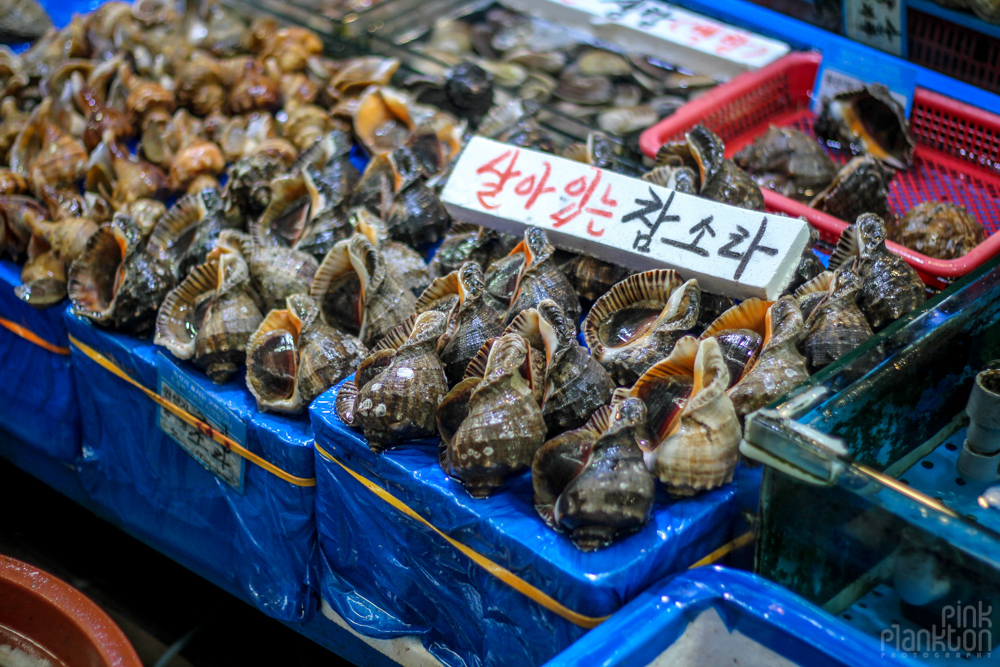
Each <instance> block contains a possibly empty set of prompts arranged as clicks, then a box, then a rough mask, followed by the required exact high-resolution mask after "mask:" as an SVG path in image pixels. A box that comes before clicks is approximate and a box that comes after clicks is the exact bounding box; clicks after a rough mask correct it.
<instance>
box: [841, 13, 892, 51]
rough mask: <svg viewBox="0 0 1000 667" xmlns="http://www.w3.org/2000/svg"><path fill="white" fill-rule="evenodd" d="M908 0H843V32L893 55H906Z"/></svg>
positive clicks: (855, 39)
mask: <svg viewBox="0 0 1000 667" xmlns="http://www.w3.org/2000/svg"><path fill="white" fill-rule="evenodd" d="M904 4H905V0H844V33H845V34H846V35H847V36H848V37H850V38H851V39H853V40H854V41H856V42H861V43H862V44H867V45H868V46H872V47H874V48H876V49H880V50H882V51H885V52H887V53H891V54H893V55H894V56H903V57H905V56H906V16H905V10H904V9H903V5H904Z"/></svg>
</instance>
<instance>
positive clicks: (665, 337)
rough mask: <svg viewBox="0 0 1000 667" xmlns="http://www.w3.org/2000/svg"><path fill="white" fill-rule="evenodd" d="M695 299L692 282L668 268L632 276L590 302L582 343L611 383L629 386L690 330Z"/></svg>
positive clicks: (697, 300)
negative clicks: (684, 280)
mask: <svg viewBox="0 0 1000 667" xmlns="http://www.w3.org/2000/svg"><path fill="white" fill-rule="evenodd" d="M700 300H701V290H700V289H699V288H698V283H697V281H694V280H691V281H688V282H687V283H683V282H682V281H681V278H680V276H679V275H678V274H677V273H676V272H675V271H673V270H669V269H657V270H654V271H646V272H644V273H637V274H635V275H633V276H629V277H628V278H626V279H625V280H623V281H622V282H620V283H618V284H617V285H615V286H614V287H613V288H612V289H611V291H609V292H608V293H607V294H605V295H604V296H602V297H601V298H600V299H598V300H597V302H595V303H594V306H593V308H591V310H590V313H589V314H588V315H587V317H586V319H585V320H584V321H583V336H584V340H585V341H586V343H587V347H589V348H590V351H591V354H593V355H594V358H595V359H596V360H597V361H599V362H600V363H601V364H603V365H604V366H605V368H607V369H608V371H609V372H610V373H611V376H612V377H613V378H614V379H615V381H616V382H617V383H618V384H619V385H626V386H630V385H632V384H634V383H635V381H636V380H637V379H638V378H639V376H640V375H642V374H643V373H644V372H645V371H646V370H647V369H648V368H649V367H650V366H652V365H653V364H655V363H656V362H657V361H659V360H660V359H663V358H664V357H666V356H667V355H668V354H670V351H671V349H673V346H674V343H676V342H677V340H678V339H679V338H680V337H681V336H683V335H685V334H686V333H689V332H690V331H691V330H692V329H693V328H694V327H695V324H696V322H697V319H698V312H699V308H700Z"/></svg>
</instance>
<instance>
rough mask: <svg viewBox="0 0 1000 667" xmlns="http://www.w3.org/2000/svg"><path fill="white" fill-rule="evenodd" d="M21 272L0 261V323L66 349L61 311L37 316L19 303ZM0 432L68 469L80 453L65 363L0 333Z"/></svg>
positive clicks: (10, 334)
mask: <svg viewBox="0 0 1000 667" xmlns="http://www.w3.org/2000/svg"><path fill="white" fill-rule="evenodd" d="M20 284H21V267H19V266H17V265H16V264H14V263H13V262H11V261H9V260H6V259H5V260H2V261H0V317H2V318H3V319H5V320H7V321H8V322H10V323H12V324H13V325H16V326H19V327H23V328H24V329H26V330H27V331H28V332H30V333H31V334H34V335H35V336H37V337H38V338H39V339H41V340H42V341H44V342H45V343H48V344H49V345H52V346H55V347H59V348H66V347H67V346H68V345H69V342H68V338H67V336H66V325H65V324H64V323H63V319H62V308H61V307H60V306H53V307H52V308H47V309H45V310H39V309H37V308H34V307H33V306H29V305H28V304H27V303H25V302H24V301H21V300H20V299H18V298H17V296H16V295H15V294H14V288H15V287H16V286H18V285H20ZM0 365H2V367H3V369H4V378H3V382H0V427H2V428H4V429H6V430H7V431H9V432H10V433H12V434H13V435H15V436H17V438H18V439H19V440H21V441H23V443H24V446H30V447H34V448H36V449H37V450H39V451H40V452H42V453H44V454H46V455H47V456H50V457H51V458H53V459H56V460H58V461H63V462H66V463H72V462H73V461H74V460H75V459H76V457H77V455H78V454H79V453H80V415H79V412H78V410H77V403H76V396H75V395H74V391H73V375H72V372H71V371H70V358H69V356H68V355H65V354H58V353H56V352H53V351H51V350H47V349H45V348H44V347H42V346H41V345H39V344H37V343H33V342H31V341H30V340H28V339H26V338H24V337H23V336H21V335H18V334H16V333H14V332H13V331H11V330H10V329H8V328H7V327H0Z"/></svg>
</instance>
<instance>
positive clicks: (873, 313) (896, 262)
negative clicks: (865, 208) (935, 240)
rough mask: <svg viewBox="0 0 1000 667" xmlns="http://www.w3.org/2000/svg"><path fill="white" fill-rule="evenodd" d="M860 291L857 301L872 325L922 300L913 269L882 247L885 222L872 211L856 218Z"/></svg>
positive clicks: (920, 284)
mask: <svg viewBox="0 0 1000 667" xmlns="http://www.w3.org/2000/svg"><path fill="white" fill-rule="evenodd" d="M857 234H858V245H859V252H860V255H861V262H860V264H859V270H860V273H861V291H860V292H858V305H859V306H860V307H861V310H862V311H863V312H864V313H865V315H866V316H867V317H868V321H869V322H870V323H871V325H872V328H873V329H881V328H882V327H884V326H885V325H887V324H889V323H890V322H893V321H895V320H897V319H899V318H900V317H902V316H903V315H905V314H906V313H908V312H910V311H911V310H913V309H914V308H916V307H917V306H919V305H920V304H922V303H923V302H924V297H925V294H926V292H925V289H924V283H923V281H922V280H921V279H920V275H919V274H918V273H917V272H916V270H915V269H914V268H913V267H912V266H910V265H909V264H907V263H906V260H904V259H903V258H902V257H900V256H899V255H897V254H895V253H893V252H890V251H889V250H888V249H887V248H886V247H885V225H884V224H883V222H882V219H881V218H879V217H878V216H877V215H875V214H874V213H866V214H864V215H861V216H860V217H859V218H858V223H857Z"/></svg>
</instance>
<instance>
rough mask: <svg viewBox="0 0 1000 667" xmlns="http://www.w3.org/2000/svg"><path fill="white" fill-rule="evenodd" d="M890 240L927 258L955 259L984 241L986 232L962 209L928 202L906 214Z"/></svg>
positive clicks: (893, 229)
mask: <svg viewBox="0 0 1000 667" xmlns="http://www.w3.org/2000/svg"><path fill="white" fill-rule="evenodd" d="M889 238H890V239H891V240H893V241H895V242H896V243H899V244H900V245H904V246H906V247H907V248H911V249H913V250H916V251H917V252H919V253H921V254H924V255H927V256H928V257H935V258H937V259H957V258H959V257H962V256H963V255H965V254H966V253H968V252H969V251H970V250H972V249H973V248H975V247H976V246H977V245H979V244H980V243H982V242H983V241H985V240H986V231H985V230H984V229H983V226H982V225H981V224H980V223H979V222H978V221H977V220H976V218H975V216H973V215H972V213H970V212H969V211H968V210H966V209H965V208H963V207H961V206H956V205H955V204H952V203H950V202H937V201H928V202H924V203H922V204H918V205H916V206H914V207H913V208H911V209H910V210H909V211H907V212H906V215H904V216H903V217H902V219H901V220H899V222H898V223H896V224H895V225H894V226H892V227H891V228H890V230H889Z"/></svg>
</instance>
